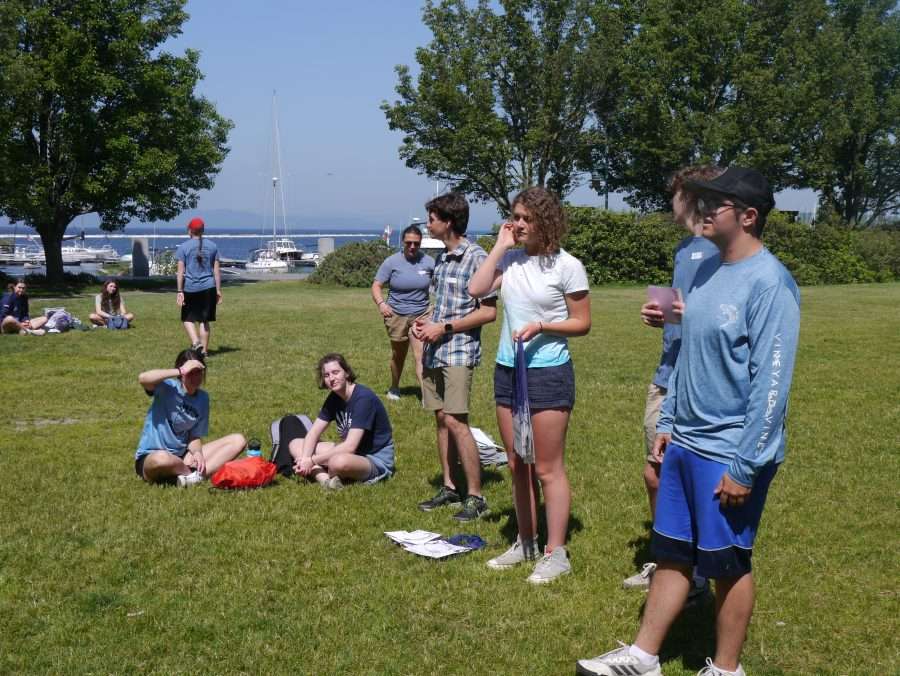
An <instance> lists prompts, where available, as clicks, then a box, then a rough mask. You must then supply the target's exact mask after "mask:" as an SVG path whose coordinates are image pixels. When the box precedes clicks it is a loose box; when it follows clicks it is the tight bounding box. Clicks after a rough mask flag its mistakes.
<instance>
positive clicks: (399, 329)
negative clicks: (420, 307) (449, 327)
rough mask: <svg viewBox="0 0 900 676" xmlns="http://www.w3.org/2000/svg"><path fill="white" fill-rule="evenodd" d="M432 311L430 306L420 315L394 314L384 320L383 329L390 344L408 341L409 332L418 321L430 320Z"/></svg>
mask: <svg viewBox="0 0 900 676" xmlns="http://www.w3.org/2000/svg"><path fill="white" fill-rule="evenodd" d="M433 311H434V308H432V307H431V306H430V305H429V306H428V309H427V310H425V312H423V313H422V314H420V315H398V314H397V313H396V312H395V313H394V314H392V315H391V316H390V317H385V318H384V328H386V329H387V334H388V338H390V339H391V342H392V343H405V342H407V341H408V340H409V332H410V331H412V327H413V324H415V323H416V320H418V319H430V318H431V313H432V312H433Z"/></svg>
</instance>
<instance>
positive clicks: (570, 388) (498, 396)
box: [494, 359, 575, 411]
mask: <svg viewBox="0 0 900 676" xmlns="http://www.w3.org/2000/svg"><path fill="white" fill-rule="evenodd" d="M515 388H516V370H515V369H514V368H512V367H511V366H503V364H497V366H496V367H495V368H494V401H495V402H496V403H497V405H498V406H509V407H510V408H512V405H513V391H514V390H515ZM528 404H529V406H530V407H531V410H532V411H539V410H541V409H545V408H567V409H572V408H575V369H574V368H573V366H572V360H571V359H570V360H569V361H567V362H566V363H565V364H560V365H559V366H544V367H541V368H530V369H528Z"/></svg>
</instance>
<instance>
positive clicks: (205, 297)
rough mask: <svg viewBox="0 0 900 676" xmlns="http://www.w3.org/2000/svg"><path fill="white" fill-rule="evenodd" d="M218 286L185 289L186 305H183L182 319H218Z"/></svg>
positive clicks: (206, 320) (207, 320)
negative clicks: (194, 289) (193, 289)
mask: <svg viewBox="0 0 900 676" xmlns="http://www.w3.org/2000/svg"><path fill="white" fill-rule="evenodd" d="M217 300H218V297H217V296H216V287H214V286H213V287H210V288H208V289H203V291H190V292H188V291H185V292H184V305H182V306H181V321H183V322H214V321H216V301H217Z"/></svg>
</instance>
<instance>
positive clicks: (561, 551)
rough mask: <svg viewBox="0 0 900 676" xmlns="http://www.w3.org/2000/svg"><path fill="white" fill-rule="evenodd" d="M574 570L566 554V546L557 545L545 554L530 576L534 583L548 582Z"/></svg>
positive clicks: (530, 580) (529, 578) (529, 579)
mask: <svg viewBox="0 0 900 676" xmlns="http://www.w3.org/2000/svg"><path fill="white" fill-rule="evenodd" d="M571 572H572V564H570V563H569V557H568V556H567V555H566V548H565V547H557V548H556V549H554V550H553V551H552V552H551V553H550V554H544V555H543V556H542V557H541V558H540V560H539V561H538V562H537V564H535V566H534V572H533V573H532V574H531V575H529V576H528V581H529V582H531V583H532V584H547V583H548V582H553V580H555V579H556V578H558V577H562V576H563V575H568V574H569V573H571Z"/></svg>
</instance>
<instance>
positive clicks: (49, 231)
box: [37, 223, 67, 284]
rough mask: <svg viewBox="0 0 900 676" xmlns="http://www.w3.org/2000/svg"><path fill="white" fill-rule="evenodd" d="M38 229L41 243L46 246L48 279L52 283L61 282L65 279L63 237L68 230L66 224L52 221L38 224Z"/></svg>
mask: <svg viewBox="0 0 900 676" xmlns="http://www.w3.org/2000/svg"><path fill="white" fill-rule="evenodd" d="M66 225H67V224H66ZM37 231H38V234H39V235H40V236H41V244H42V245H43V246H44V267H46V268H47V281H48V282H50V283H51V284H61V283H62V282H63V281H64V277H63V263H62V241H63V239H62V238H63V235H64V234H65V232H66V226H65V225H63V226H62V227H59V226H57V225H55V224H52V223H51V224H48V225H44V226H38V228H37Z"/></svg>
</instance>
